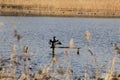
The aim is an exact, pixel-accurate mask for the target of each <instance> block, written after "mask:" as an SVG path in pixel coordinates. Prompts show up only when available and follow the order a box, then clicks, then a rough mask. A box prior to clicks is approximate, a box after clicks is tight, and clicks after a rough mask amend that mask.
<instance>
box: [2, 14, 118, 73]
mask: <svg viewBox="0 0 120 80" xmlns="http://www.w3.org/2000/svg"><path fill="white" fill-rule="evenodd" d="M0 24H1V25H0V37H1V39H0V53H2V55H3V56H4V57H9V55H10V53H11V46H12V45H13V44H16V45H17V52H16V54H22V51H21V50H20V49H22V47H23V46H24V45H26V46H28V47H29V52H32V53H33V54H34V55H35V57H34V61H35V62H36V63H39V64H40V65H42V64H43V65H45V64H46V65H49V64H50V61H51V55H50V54H51V49H50V45H49V44H48V42H49V39H52V37H53V36H56V39H58V40H60V41H61V42H62V45H61V46H68V45H69V41H70V39H71V38H72V39H73V40H74V46H79V47H81V49H80V55H77V53H76V50H73V49H70V50H68V55H65V54H64V51H65V49H56V56H57V58H58V62H57V63H56V64H57V65H59V66H61V65H62V66H63V65H69V66H70V67H71V68H72V69H73V70H74V74H76V75H79V74H81V73H82V71H83V72H84V69H85V66H88V68H95V63H94V56H92V55H91V54H90V53H89V52H88V48H90V49H91V50H92V52H93V53H94V54H95V55H96V58H97V65H98V66H99V68H100V69H102V68H105V67H107V65H108V64H109V62H110V61H111V59H112V57H113V55H114V54H115V53H116V52H115V50H114V48H113V43H116V42H118V44H119V41H120V19H119V18H67V17H9V16H1V17H0ZM15 29H16V30H17V31H18V33H19V34H20V35H21V36H22V41H20V42H18V41H16V39H15V38H14V37H13V36H14V30H15ZM87 30H88V31H89V32H90V33H91V36H90V41H89V46H87V44H86V41H85V31H87ZM118 56H119V55H118ZM116 64H119V58H118V59H117V63H116ZM103 65H104V66H103ZM117 68H118V67H117ZM89 70H90V69H89Z"/></svg>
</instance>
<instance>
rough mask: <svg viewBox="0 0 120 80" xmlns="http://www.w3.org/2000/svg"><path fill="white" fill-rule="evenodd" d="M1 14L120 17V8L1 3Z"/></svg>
mask: <svg viewBox="0 0 120 80" xmlns="http://www.w3.org/2000/svg"><path fill="white" fill-rule="evenodd" d="M0 16H51V17H93V18H95V17H97V18H120V10H109V9H75V8H49V7H30V6H15V5H1V6H0Z"/></svg>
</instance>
